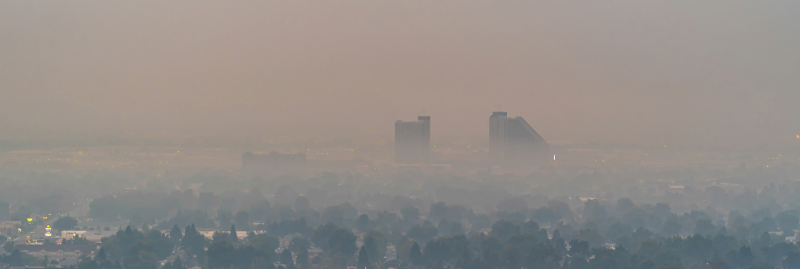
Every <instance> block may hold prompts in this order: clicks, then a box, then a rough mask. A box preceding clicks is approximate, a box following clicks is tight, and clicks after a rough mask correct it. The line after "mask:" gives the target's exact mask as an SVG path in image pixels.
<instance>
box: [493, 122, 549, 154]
mask: <svg viewBox="0 0 800 269" xmlns="http://www.w3.org/2000/svg"><path fill="white" fill-rule="evenodd" d="M548 148H549V146H548V145H547V142H546V141H544V139H543V138H542V137H541V136H540V135H539V133H537V132H536V130H534V129H533V127H531V126H530V124H528V122H526V121H525V119H523V118H522V117H514V118H509V117H508V113H507V112H494V113H492V116H491V117H489V153H490V155H491V157H492V161H494V162H496V163H499V162H532V161H545V160H548V158H549V157H548V156H549V155H550V154H549V149H548Z"/></svg>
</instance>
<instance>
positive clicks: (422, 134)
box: [394, 116, 431, 164]
mask: <svg viewBox="0 0 800 269" xmlns="http://www.w3.org/2000/svg"><path fill="white" fill-rule="evenodd" d="M430 155H431V117H430V116H419V117H418V118H417V121H401V120H398V121H396V122H395V123H394V160H395V163H404V164H417V163H426V162H428V161H429V160H430Z"/></svg>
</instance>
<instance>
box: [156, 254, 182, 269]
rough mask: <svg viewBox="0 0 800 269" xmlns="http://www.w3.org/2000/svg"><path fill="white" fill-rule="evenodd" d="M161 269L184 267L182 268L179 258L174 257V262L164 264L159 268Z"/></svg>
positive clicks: (179, 268) (180, 268)
mask: <svg viewBox="0 0 800 269" xmlns="http://www.w3.org/2000/svg"><path fill="white" fill-rule="evenodd" d="M161 269H186V267H185V266H183V262H181V257H176V258H175V261H173V262H171V263H167V264H164V267H161Z"/></svg>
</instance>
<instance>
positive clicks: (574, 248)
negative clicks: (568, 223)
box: [569, 239, 589, 256]
mask: <svg viewBox="0 0 800 269" xmlns="http://www.w3.org/2000/svg"><path fill="white" fill-rule="evenodd" d="M569 255H572V256H574V255H583V256H589V242H586V241H581V240H578V239H572V241H569Z"/></svg>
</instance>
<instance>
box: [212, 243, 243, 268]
mask: <svg viewBox="0 0 800 269" xmlns="http://www.w3.org/2000/svg"><path fill="white" fill-rule="evenodd" d="M235 254H236V249H234V248H233V245H231V244H230V243H228V242H226V241H220V242H216V243H213V244H211V245H209V246H208V252H207V254H206V255H207V256H208V268H214V269H219V268H230V267H231V266H232V265H233V262H234V259H235V258H236V255H235Z"/></svg>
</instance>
